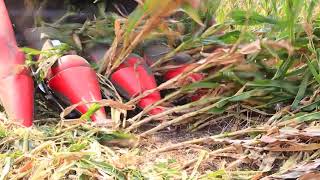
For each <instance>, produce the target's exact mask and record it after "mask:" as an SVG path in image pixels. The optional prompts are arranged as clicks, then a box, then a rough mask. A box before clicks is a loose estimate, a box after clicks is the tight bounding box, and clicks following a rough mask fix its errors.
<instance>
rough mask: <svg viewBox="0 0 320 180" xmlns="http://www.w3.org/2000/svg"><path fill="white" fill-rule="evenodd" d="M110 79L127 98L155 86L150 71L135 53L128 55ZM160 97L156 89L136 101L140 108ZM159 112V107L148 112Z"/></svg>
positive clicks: (160, 110)
mask: <svg viewBox="0 0 320 180" xmlns="http://www.w3.org/2000/svg"><path fill="white" fill-rule="evenodd" d="M111 80H112V82H113V83H114V84H115V86H116V88H117V89H118V90H119V92H120V93H121V94H122V95H123V96H125V97H126V98H128V99H130V98H132V97H135V96H138V95H139V94H141V93H143V92H145V91H146V90H150V89H154V88H156V87H157V83H156V81H155V78H154V76H153V74H152V72H151V71H150V69H149V68H148V67H147V66H146V64H145V63H144V61H143V59H142V58H141V57H139V56H137V55H131V56H129V57H128V58H127V59H126V60H125V62H124V63H123V64H121V65H120V66H119V67H118V69H117V70H116V71H115V72H114V73H113V74H112V75H111ZM160 99H161V96H160V93H159V92H158V91H156V92H154V93H152V94H150V95H148V96H146V97H144V98H142V99H141V100H140V101H139V102H138V105H139V106H140V107H141V108H146V107H147V106H150V105H152V104H154V103H155V102H157V101H159V100H160ZM160 112H162V109H161V108H154V109H152V110H150V111H149V114H152V115H153V114H158V113H160Z"/></svg>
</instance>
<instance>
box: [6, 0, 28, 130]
mask: <svg viewBox="0 0 320 180" xmlns="http://www.w3.org/2000/svg"><path fill="white" fill-rule="evenodd" d="M0 14H1V21H0V100H1V102H2V104H3V106H4V109H5V111H6V113H7V114H8V117H9V119H11V120H14V121H17V122H18V123H19V124H21V125H23V126H26V127H29V126H31V125H32V119H33V98H34V95H33V93H34V88H33V80H32V78H31V76H30V75H29V71H28V69H27V68H26V67H25V66H24V62H25V57H24V54H23V53H22V52H21V51H20V50H19V48H18V46H17V43H16V39H15V35H14V32H13V29H12V24H11V21H10V18H9V15H8V12H7V9H6V6H5V3H4V1H3V0H0Z"/></svg>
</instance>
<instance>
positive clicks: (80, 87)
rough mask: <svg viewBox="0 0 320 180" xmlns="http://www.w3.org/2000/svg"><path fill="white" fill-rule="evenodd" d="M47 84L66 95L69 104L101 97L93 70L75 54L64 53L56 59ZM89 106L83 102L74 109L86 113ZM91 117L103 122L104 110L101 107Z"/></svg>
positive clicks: (91, 100) (95, 120) (97, 99)
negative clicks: (64, 54)
mask: <svg viewBox="0 0 320 180" xmlns="http://www.w3.org/2000/svg"><path fill="white" fill-rule="evenodd" d="M48 85H49V87H50V89H52V90H53V91H55V92H56V93H58V94H60V95H63V96H64V97H66V98H67V99H68V100H69V101H70V103H71V104H77V103H79V102H93V101H99V100H101V99H102V97H101V91H100V86H99V82H98V78H97V75H96V73H95V71H94V70H93V69H91V68H90V65H89V63H88V62H87V61H86V60H85V59H84V58H82V57H80V56H77V55H66V56H63V57H61V58H60V59H59V60H58V62H57V65H56V66H55V67H53V68H52V69H51V73H50V75H49V77H48ZM90 106H91V105H90V104H84V105H80V106H78V107H77V108H76V109H77V110H78V111H79V112H80V113H86V112H87V111H88V109H89V108H90ZM91 118H92V120H93V121H94V122H96V123H104V122H105V120H106V113H105V110H104V109H103V108H101V109H100V110H99V111H97V112H96V113H95V114H94V115H93V116H92V117H91Z"/></svg>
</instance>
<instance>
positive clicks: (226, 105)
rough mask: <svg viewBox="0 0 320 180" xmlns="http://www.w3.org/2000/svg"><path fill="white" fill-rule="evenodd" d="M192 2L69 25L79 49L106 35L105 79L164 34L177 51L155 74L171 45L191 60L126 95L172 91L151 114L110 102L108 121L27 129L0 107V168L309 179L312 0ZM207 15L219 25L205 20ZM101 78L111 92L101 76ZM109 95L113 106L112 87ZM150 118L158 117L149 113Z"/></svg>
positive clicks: (315, 53) (20, 174)
mask: <svg viewBox="0 0 320 180" xmlns="http://www.w3.org/2000/svg"><path fill="white" fill-rule="evenodd" d="M190 2H192V3H193V4H192V3H191V4H190ZM197 2H198V1H169V0H162V1H158V0H154V1H146V2H145V3H144V4H141V5H140V6H138V8H137V9H136V10H135V11H134V12H133V13H132V14H131V15H130V16H129V17H127V18H123V17H119V16H117V15H114V14H112V15H111V14H103V15H101V16H98V17H97V19H96V20H95V21H87V22H86V24H84V25H78V26H73V27H75V29H74V30H73V31H72V32H75V34H76V35H77V36H78V37H79V38H80V40H81V41H80V42H81V47H87V45H88V44H96V43H101V42H104V43H109V44H108V45H109V46H110V48H109V50H108V51H107V52H106V54H105V57H104V58H103V60H102V61H101V62H102V63H101V64H99V65H98V70H97V71H98V72H99V73H100V74H101V75H105V76H106V77H108V76H109V75H110V73H111V72H112V71H113V70H114V69H115V68H116V67H117V66H118V65H119V64H120V63H121V62H122V61H123V59H124V58H125V57H126V56H128V55H129V54H130V53H132V52H135V53H140V49H141V48H142V46H143V45H144V43H145V42H146V41H148V40H152V39H157V40H164V41H165V42H166V43H167V44H169V45H170V46H172V47H173V48H174V50H173V51H172V52H170V53H168V54H167V55H166V56H165V57H163V58H162V59H161V60H160V61H158V62H157V63H156V64H154V65H153V66H152V70H153V72H155V73H157V74H162V72H163V69H165V68H168V67H167V65H166V62H168V61H170V57H172V56H173V55H174V54H176V53H178V52H186V53H189V54H191V55H192V56H193V58H194V60H195V63H194V66H193V68H192V69H190V71H188V72H186V73H183V74H181V75H179V76H177V77H175V78H173V79H171V80H169V81H166V82H163V83H162V84H160V85H159V86H158V87H157V88H156V89H154V90H150V91H147V92H145V93H143V94H141V95H139V96H138V97H135V98H133V99H131V100H129V101H128V102H126V104H127V105H131V104H135V103H136V102H137V101H139V99H140V98H142V97H144V96H146V95H148V94H150V93H152V92H154V91H155V90H161V91H163V92H165V91H168V90H173V91H172V92H171V93H169V94H166V96H165V97H163V100H162V101H161V102H158V103H157V104H155V105H154V106H157V105H169V107H170V108H168V109H167V110H166V111H164V112H163V113H161V114H160V115H154V116H147V115H146V113H147V112H148V111H150V109H152V107H148V108H146V109H144V110H143V111H142V112H140V113H138V114H137V115H134V116H126V115H127V113H126V111H124V110H121V109H118V108H117V107H112V113H111V114H112V117H111V118H112V119H113V120H114V122H117V123H118V124H117V125H115V127H114V128H113V129H111V130H110V129H107V128H104V127H95V126H94V125H92V124H90V123H89V122H88V123H84V124H83V123H82V124H80V123H78V121H75V122H68V121H66V120H62V122H59V123H57V122H46V121H40V122H38V123H37V124H36V126H35V127H33V128H32V129H23V128H19V127H17V126H16V125H13V124H11V123H10V122H7V121H6V118H5V116H3V118H2V119H3V122H2V123H1V124H0V125H1V126H0V137H1V140H0V152H1V154H0V162H1V163H0V164H1V165H2V166H0V171H1V172H2V173H0V174H1V176H0V177H1V178H2V179H5V178H7V179H20V178H29V179H46V178H47V179H62V178H65V179H99V178H100V179H103V178H105V179H261V178H298V177H300V178H303V177H310V176H316V175H317V174H318V172H317V171H316V168H315V167H318V166H319V152H320V151H319V149H320V144H319V119H320V113H319V112H318V108H319V103H320V101H319V82H320V78H319V73H320V69H319V68H320V65H319V52H320V51H319V43H318V40H319V35H320V34H319V26H320V24H319V19H318V10H319V7H320V6H319V5H320V4H319V2H318V1H316V0H303V1H302V0H281V1H241V0H238V1H233V0H226V1H223V2H222V1H221V2H220V1H219V0H203V1H201V2H200V1H199V2H200V4H199V6H198V8H194V7H192V5H196V4H197ZM177 12H178V13H181V12H182V14H179V15H177V14H176V13H177ZM213 17H214V18H215V20H216V23H212V19H213ZM55 25H56V24H55ZM48 26H49V25H48ZM51 26H52V25H51ZM57 27H58V26H57ZM61 27H62V26H61ZM69 27H70V26H69ZM56 29H57V30H59V28H56ZM60 30H61V29H60ZM95 32H99V33H95ZM110 34H112V35H110ZM52 36H53V38H57V37H54V34H53V35H52ZM106 36H108V37H106ZM70 37H72V36H70V34H69V39H71V41H72V38H70ZM77 42H78V41H77ZM74 44H79V42H78V43H75V42H73V43H69V45H70V46H73V47H74V48H75V49H78V50H80V49H79V48H77V47H79V46H75V45H74ZM83 50H85V49H83ZM32 52H34V51H30V50H29V51H27V53H29V54H30V53H31V54H32ZM37 53H38V52H37ZM197 62H202V63H197ZM40 69H41V68H40ZM193 72H202V73H205V74H206V79H205V80H204V81H202V82H196V83H193V84H187V85H185V84H184V83H182V82H183V80H184V79H185V78H186V77H188V75H190V74H191V73H193ZM104 80H105V79H104ZM102 86H103V88H104V89H107V90H110V91H111V92H113V94H116V92H114V90H113V89H112V88H111V87H112V85H110V84H109V83H108V82H107V81H104V83H102ZM200 90H202V91H204V92H205V95H204V97H203V98H201V99H200V100H198V101H195V102H187V103H184V104H172V102H176V101H177V100H179V99H181V98H182V97H188V96H190V95H191V94H193V93H194V92H198V91H200ZM114 100H116V101H118V103H119V104H120V103H122V101H121V99H120V98H118V96H116V95H115V98H114ZM44 111H46V110H44ZM89 113H90V112H89ZM86 117H89V116H86ZM122 117H127V118H124V119H122ZM159 119H160V120H163V119H165V121H156V122H154V120H159ZM152 121H153V122H154V123H150V122H152ZM174 128H176V129H174ZM172 129H173V130H172ZM302 167H304V168H302Z"/></svg>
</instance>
